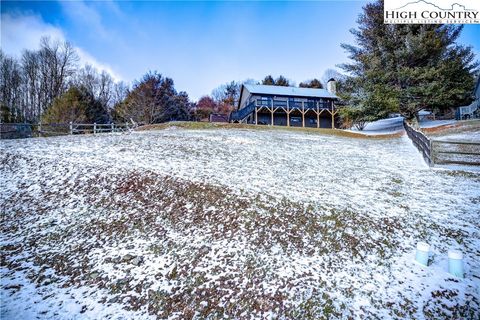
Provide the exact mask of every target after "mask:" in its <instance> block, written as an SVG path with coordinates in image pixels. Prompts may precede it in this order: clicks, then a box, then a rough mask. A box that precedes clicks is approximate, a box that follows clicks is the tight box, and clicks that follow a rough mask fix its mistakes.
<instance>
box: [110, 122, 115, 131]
mask: <svg viewBox="0 0 480 320" xmlns="http://www.w3.org/2000/svg"><path fill="white" fill-rule="evenodd" d="M110 125H111V126H112V132H115V125H114V124H113V122H112V123H111V124H110Z"/></svg>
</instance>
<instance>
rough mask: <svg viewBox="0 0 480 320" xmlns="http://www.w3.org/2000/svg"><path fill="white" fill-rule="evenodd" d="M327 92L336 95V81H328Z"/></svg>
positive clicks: (331, 79)
mask: <svg viewBox="0 0 480 320" xmlns="http://www.w3.org/2000/svg"><path fill="white" fill-rule="evenodd" d="M327 91H328V92H330V93H332V94H336V93H337V82H336V81H335V79H333V78H330V80H328V81H327Z"/></svg>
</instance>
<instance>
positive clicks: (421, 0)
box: [395, 0, 476, 11]
mask: <svg viewBox="0 0 480 320" xmlns="http://www.w3.org/2000/svg"><path fill="white" fill-rule="evenodd" d="M417 3H425V4H429V5H432V6H434V7H435V8H437V9H440V10H443V11H452V10H453V7H454V6H455V5H457V6H459V7H462V8H463V10H464V11H476V10H473V9H467V8H465V6H464V5H463V4H460V3H458V2H455V3H452V5H451V7H450V9H443V8H440V7H439V6H437V5H436V4H434V3H431V2H428V1H425V0H418V1H412V2H409V3H407V4H405V5H403V6H401V7H400V8H397V9H395V10H399V9H403V8H405V7H406V6H409V5H412V4H417Z"/></svg>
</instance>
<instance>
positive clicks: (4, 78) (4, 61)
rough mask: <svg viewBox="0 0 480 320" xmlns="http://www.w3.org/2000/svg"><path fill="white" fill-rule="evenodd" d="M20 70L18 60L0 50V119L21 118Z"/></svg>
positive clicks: (13, 119)
mask: <svg viewBox="0 0 480 320" xmlns="http://www.w3.org/2000/svg"><path fill="white" fill-rule="evenodd" d="M21 83H22V72H21V67H20V64H19V63H18V61H16V60H15V59H13V58H11V57H8V56H6V55H5V54H4V53H3V52H2V51H0V106H1V108H0V112H1V113H2V114H0V119H2V120H3V121H5V120H8V121H16V120H17V119H20V118H21V112H22V110H21V100H22V88H21Z"/></svg>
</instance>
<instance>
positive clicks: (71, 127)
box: [70, 121, 73, 134]
mask: <svg viewBox="0 0 480 320" xmlns="http://www.w3.org/2000/svg"><path fill="white" fill-rule="evenodd" d="M70 134H73V123H72V121H70Z"/></svg>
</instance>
